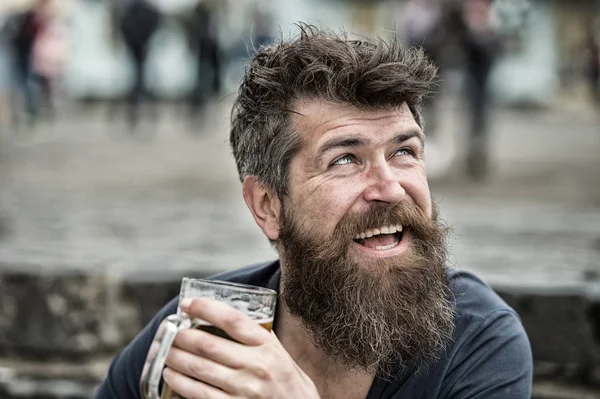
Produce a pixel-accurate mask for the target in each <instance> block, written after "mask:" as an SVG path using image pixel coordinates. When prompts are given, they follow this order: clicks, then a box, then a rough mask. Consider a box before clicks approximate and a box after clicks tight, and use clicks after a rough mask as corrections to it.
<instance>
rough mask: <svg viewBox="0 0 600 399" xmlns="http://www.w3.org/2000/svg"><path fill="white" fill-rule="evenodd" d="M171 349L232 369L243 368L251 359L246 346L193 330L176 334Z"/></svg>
mask: <svg viewBox="0 0 600 399" xmlns="http://www.w3.org/2000/svg"><path fill="white" fill-rule="evenodd" d="M173 347H175V348H179V349H182V350H184V351H186V352H189V353H192V354H195V355H197V356H201V357H203V358H205V359H209V360H212V361H213V362H215V363H219V364H221V365H223V366H225V367H229V368H233V369H238V368H242V367H244V364H245V363H246V362H247V360H245V359H247V358H249V357H251V355H250V354H249V353H248V349H249V347H248V346H245V345H242V344H239V343H237V342H234V341H230V340H228V339H225V338H221V337H218V336H216V335H213V334H210V333H207V332H205V331H201V330H194V329H187V330H181V331H180V332H179V333H177V336H176V337H175V341H174V342H173Z"/></svg>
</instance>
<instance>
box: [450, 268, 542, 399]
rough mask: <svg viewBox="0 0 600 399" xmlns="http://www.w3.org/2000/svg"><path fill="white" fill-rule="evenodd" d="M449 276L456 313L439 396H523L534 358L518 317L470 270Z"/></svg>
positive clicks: (528, 388)
mask: <svg viewBox="0 0 600 399" xmlns="http://www.w3.org/2000/svg"><path fill="white" fill-rule="evenodd" d="M449 278H450V285H451V288H452V291H453V293H454V301H455V313H456V316H455V331H454V337H453V342H452V344H451V345H450V347H449V348H448V353H447V356H448V357H447V363H446V365H445V366H446V370H445V376H444V388H445V390H446V392H447V393H448V395H444V396H447V397H478V398H479V397H482V398H483V397H490V398H495V397H514V398H525V397H528V395H529V394H530V389H531V379H532V372H533V361H532V355H531V347H530V345H529V340H528V338H527V334H526V333H525V330H524V328H523V326H522V324H521V321H520V319H519V316H518V315H517V313H516V312H515V311H514V310H513V309H512V308H511V307H510V306H508V305H507V304H506V303H505V302H504V301H503V300H502V298H500V297H499V296H498V295H497V294H496V293H495V292H494V291H493V290H492V288H490V287H489V286H488V285H487V284H485V283H484V282H483V281H482V280H481V279H479V278H478V277H477V276H475V275H474V274H472V273H469V272H465V271H452V272H450V273H449ZM450 393H451V394H450ZM509 393H510V395H512V396H502V395H507V394H509Z"/></svg>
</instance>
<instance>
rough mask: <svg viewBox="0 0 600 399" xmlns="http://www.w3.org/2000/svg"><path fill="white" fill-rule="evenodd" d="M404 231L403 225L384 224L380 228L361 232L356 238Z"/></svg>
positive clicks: (362, 238)
mask: <svg viewBox="0 0 600 399" xmlns="http://www.w3.org/2000/svg"><path fill="white" fill-rule="evenodd" d="M401 231H402V225H401V224H399V225H396V226H383V227H380V228H378V229H373V230H367V231H365V232H363V233H360V234H358V235H356V236H355V237H354V239H355V240H364V239H365V238H370V237H373V236H376V235H379V234H395V233H396V232H401Z"/></svg>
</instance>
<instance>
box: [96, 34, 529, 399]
mask: <svg viewBox="0 0 600 399" xmlns="http://www.w3.org/2000/svg"><path fill="white" fill-rule="evenodd" d="M300 28H301V35H300V37H299V38H297V39H295V40H292V41H288V42H282V43H280V44H277V45H273V46H270V47H264V48H262V49H260V50H259V51H258V53H257V54H256V56H255V57H254V58H253V60H252V61H251V63H250V66H249V68H248V69H247V71H246V75H245V78H244V81H243V83H242V86H241V88H240V91H239V96H238V98H237V101H236V103H235V105H234V108H233V113H232V130H231V136H230V140H231V145H232V148H233V154H234V156H235V159H236V162H237V167H238V171H239V174H240V178H241V180H242V182H243V185H242V191H243V196H244V199H245V201H246V204H247V205H248V208H249V209H250V212H251V213H252V215H253V216H254V219H255V220H256V223H257V224H258V225H259V227H260V228H261V229H262V231H263V232H264V233H265V235H266V236H267V238H268V239H269V240H271V241H272V242H273V243H274V244H275V246H276V248H277V250H278V251H279V256H280V260H279V261H276V262H272V263H269V264H263V265H258V266H251V267H248V268H245V269H241V270H238V271H235V272H229V273H225V274H222V275H220V276H218V279H221V280H229V281H234V282H239V283H246V284H253V285H259V286H265V287H271V288H274V289H277V290H278V291H279V293H280V301H279V304H278V313H277V315H276V318H275V325H274V333H269V332H267V331H266V330H263V329H262V328H261V327H259V326H258V325H257V324H256V323H255V322H253V321H251V320H250V319H249V318H248V317H246V316H244V315H242V314H241V313H239V312H237V311H235V310H233V309H231V308H229V307H228V306H226V305H223V304H219V303H215V302H211V301H206V300H201V299H195V300H192V301H184V303H182V304H181V308H182V309H183V310H184V311H186V312H188V313H189V314H190V315H192V316H193V317H198V318H201V319H203V320H206V321H208V322H210V323H212V324H213V325H215V326H217V327H220V328H222V329H223V330H225V331H226V332H227V333H228V334H229V335H230V336H231V337H232V338H234V339H235V340H236V341H237V342H232V341H227V340H224V339H221V338H219V337H216V336H212V335H210V334H207V333H205V332H202V331H198V330H184V331H182V332H180V333H179V334H178V336H177V338H176V340H175V343H174V348H173V349H171V351H170V353H169V355H168V358H167V362H166V364H167V367H166V368H165V370H164V378H165V381H166V382H167V383H168V384H169V386H170V387H171V388H173V390H174V391H176V392H179V393H180V394H181V395H182V396H183V397H186V398H215V399H216V398H218V399H224V398H277V399H279V398H282V399H283V398H298V399H314V398H322V399H365V398H367V399H376V398H386V399H398V398H461V399H463V398H486V399H488V398H523V399H524V398H529V397H530V387H531V378H532V360H531V352H530V347H529V343H528V340H527V337H526V335H525V332H524V330H523V328H522V326H521V324H520V322H519V319H518V317H517V315H516V314H515V312H514V311H513V310H512V309H510V308H509V307H508V306H507V305H506V304H505V303H504V302H502V300H501V299H499V297H497V296H496V295H495V294H494V293H493V291H492V290H491V289H490V288H489V287H487V286H486V285H485V284H484V283H482V282H481V281H480V280H479V279H477V278H476V277H475V276H473V275H471V274H469V273H467V272H458V271H451V270H448V269H447V268H446V244H445V236H446V234H445V233H446V229H445V228H444V227H443V226H442V224H441V223H440V222H439V221H438V218H437V211H436V207H435V206H434V204H433V202H432V199H431V195H430V192H429V188H428V185H427V178H426V174H425V164H424V160H423V139H424V137H423V133H422V131H421V128H420V125H421V123H422V121H421V117H420V113H419V109H420V106H421V100H422V98H423V96H424V95H426V94H427V93H428V92H429V90H430V89H431V88H432V85H433V84H434V82H435V76H436V71H435V68H434V67H433V66H432V65H431V64H430V63H429V62H428V61H427V59H426V57H425V56H424V55H423V53H422V52H421V51H420V50H414V49H405V48H403V47H402V46H400V45H399V44H398V43H397V42H395V41H392V42H390V43H385V42H383V41H375V42H369V41H350V40H346V39H345V38H343V37H338V36H336V35H333V34H331V33H326V32H321V31H319V30H317V29H316V28H314V27H312V26H306V25H301V26H300ZM232 244H233V245H235V243H232ZM176 308H177V302H176V300H173V301H172V302H171V303H169V304H168V305H167V306H166V307H165V308H164V309H163V310H162V311H161V312H159V313H158V314H157V315H156V317H155V318H154V320H153V321H152V322H151V323H150V324H149V325H148V326H147V327H146V328H145V329H144V330H143V331H142V332H141V333H140V335H139V336H138V337H137V338H136V339H135V340H134V341H133V342H132V343H130V344H129V346H127V347H126V348H125V349H124V350H123V351H121V353H120V354H119V355H118V356H117V357H116V359H115V360H114V361H113V363H112V365H111V367H110V370H109V372H108V375H107V377H106V380H105V381H104V383H103V384H102V385H101V387H100V388H99V391H98V394H97V397H98V398H138V397H139V393H138V383H139V378H140V373H141V371H142V367H143V364H144V360H145V358H146V354H147V352H148V349H149V347H150V343H151V341H152V338H153V336H154V334H155V332H156V330H157V328H158V326H159V324H160V323H161V321H162V320H163V319H164V318H165V317H166V316H167V315H169V314H171V313H175V311H176Z"/></svg>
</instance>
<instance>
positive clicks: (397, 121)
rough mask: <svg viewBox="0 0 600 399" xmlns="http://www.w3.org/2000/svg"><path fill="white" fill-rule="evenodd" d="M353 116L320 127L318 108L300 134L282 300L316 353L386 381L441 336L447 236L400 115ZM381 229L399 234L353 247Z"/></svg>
mask: <svg viewBox="0 0 600 399" xmlns="http://www.w3.org/2000/svg"><path fill="white" fill-rule="evenodd" d="M354 111H355V112H354V113H357V114H358V116H354V113H353V112H352V110H351V109H341V108H333V109H332V112H330V113H327V111H326V110H325V113H326V114H327V116H328V118H330V117H331V115H332V114H335V113H336V112H339V114H336V115H335V116H336V117H335V118H334V119H324V122H323V119H321V120H319V119H318V118H323V116H322V115H324V114H323V112H324V110H323V109H321V110H319V111H318V112H320V114H318V115H317V116H318V117H317V118H315V119H313V123H312V124H310V125H309V124H305V125H304V126H301V127H300V129H306V130H300V132H301V133H303V134H306V135H305V136H303V138H304V147H303V148H302V150H301V151H300V154H299V155H298V157H297V158H296V159H294V161H292V163H293V165H292V166H291V167H290V188H291V191H290V194H289V198H286V199H285V200H284V202H283V208H282V212H281V215H280V218H279V239H278V247H279V249H280V256H281V265H282V275H281V298H282V300H283V304H284V305H285V307H286V309H287V310H288V311H289V312H290V314H292V315H293V316H294V317H296V318H297V319H298V320H300V321H301V322H302V325H303V327H304V328H305V329H306V330H307V331H308V332H309V333H310V336H311V337H312V339H313V343H314V344H315V345H316V346H317V347H318V348H320V349H321V350H322V351H323V353H325V354H326V355H328V356H330V357H331V358H333V359H336V360H337V361H338V362H339V363H340V364H343V365H345V366H347V367H350V368H360V369H363V370H365V371H367V372H369V373H372V374H376V373H379V374H382V375H389V376H391V375H394V373H396V372H397V371H398V370H399V369H401V368H402V367H413V366H415V367H418V366H419V365H422V364H424V363H425V362H427V361H428V360H429V359H431V358H434V357H435V356H436V355H437V354H438V353H439V352H440V351H441V350H442V349H443V347H444V346H445V344H446V342H447V341H448V337H449V336H450V333H451V331H452V326H453V314H452V305H451V303H450V302H449V300H448V298H449V294H448V285H447V269H446V243H445V237H446V229H445V228H444V226H443V225H441V224H440V223H439V221H438V220H437V218H436V217H435V216H436V215H432V213H435V212H432V211H431V208H432V204H431V202H430V200H429V190H428V189H427V183H426V179H425V175H424V168H423V161H422V153H423V145H422V139H421V137H422V136H421V135H420V130H418V126H417V125H416V123H414V119H412V117H408V116H407V115H406V114H405V113H404V111H408V110H400V111H399V112H358V111H356V110H354ZM313 116H314V115H313ZM305 117H306V118H310V117H308V116H305ZM388 226H400V228H399V229H400V230H401V232H395V229H396V227H394V232H392V234H390V232H389V231H388V230H386V231H384V232H383V233H382V234H379V233H380V232H377V233H376V235H375V236H373V237H370V238H365V239H360V238H358V239H357V236H360V235H361V233H363V232H370V233H372V232H373V230H374V229H378V230H381V229H380V227H385V229H387V228H388ZM370 233H369V234H370ZM400 366H402V367H400Z"/></svg>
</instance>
